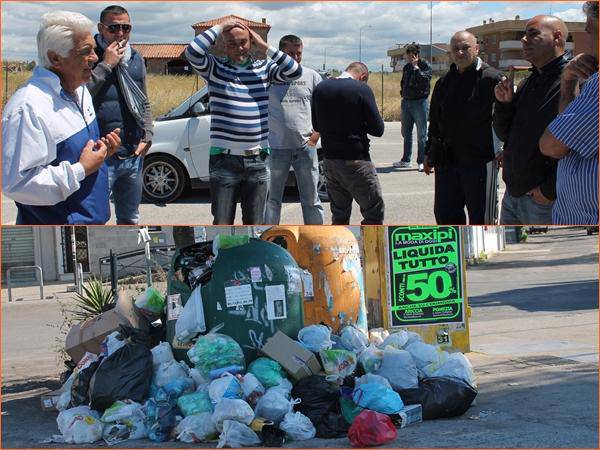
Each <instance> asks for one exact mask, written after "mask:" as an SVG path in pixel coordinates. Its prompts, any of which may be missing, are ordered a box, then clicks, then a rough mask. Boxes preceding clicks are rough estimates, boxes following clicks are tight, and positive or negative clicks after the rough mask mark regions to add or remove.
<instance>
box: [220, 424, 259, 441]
mask: <svg viewBox="0 0 600 450" xmlns="http://www.w3.org/2000/svg"><path fill="white" fill-rule="evenodd" d="M259 445H260V439H259V437H258V436H257V435H256V433H255V432H254V431H252V428H250V427H249V426H248V425H244V424H243V423H240V422H236V421H235V420H226V421H224V422H223V432H222V433H221V435H220V436H219V443H218V444H217V448H223V447H231V448H240V447H252V446H254V447H257V446H259Z"/></svg>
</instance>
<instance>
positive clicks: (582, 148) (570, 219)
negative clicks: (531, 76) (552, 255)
mask: <svg viewBox="0 0 600 450" xmlns="http://www.w3.org/2000/svg"><path fill="white" fill-rule="evenodd" d="M548 131H549V132H550V133H551V134H552V135H553V136H554V137H555V138H556V139H557V140H559V141H560V142H562V143H563V144H564V145H566V146H567V147H569V149H570V150H571V151H570V152H569V153H568V154H567V155H565V156H564V157H563V158H562V159H561V160H560V161H559V162H558V170H557V173H556V194H557V198H556V202H555V203H554V208H553V209H552V222H553V223H555V224H559V225H597V224H598V73H597V72H596V73H595V74H594V75H592V76H591V77H590V78H589V79H588V81H587V82H586V83H585V85H584V86H583V88H582V89H581V93H580V94H579V96H578V97H577V98H575V100H573V101H572V102H571V103H570V104H569V106H567V108H566V109H565V110H564V111H563V112H562V113H561V114H559V115H558V117H556V119H554V121H553V122H552V123H551V124H550V125H549V126H548Z"/></svg>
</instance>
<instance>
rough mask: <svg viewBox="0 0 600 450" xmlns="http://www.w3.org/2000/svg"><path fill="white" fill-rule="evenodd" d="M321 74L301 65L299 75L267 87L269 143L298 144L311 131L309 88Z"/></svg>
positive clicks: (276, 146)
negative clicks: (293, 79) (296, 77)
mask: <svg viewBox="0 0 600 450" xmlns="http://www.w3.org/2000/svg"><path fill="white" fill-rule="evenodd" d="M320 82H321V75H319V74H318V73H317V72H315V71H314V70H312V69H309V68H308V67H305V66H302V76H301V77H300V78H299V79H297V80H295V81H289V82H286V83H272V84H271V87H270V89H269V146H270V147H271V148H273V149H277V148H300V147H302V146H303V145H304V144H305V143H306V141H308V138H309V137H310V135H311V134H312V131H313V129H312V121H311V115H310V107H311V102H312V94H313V90H314V89H315V87H316V86H317V84H319V83H320Z"/></svg>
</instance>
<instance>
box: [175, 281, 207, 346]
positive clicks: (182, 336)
mask: <svg viewBox="0 0 600 450" xmlns="http://www.w3.org/2000/svg"><path fill="white" fill-rule="evenodd" d="M200 287H201V286H198V287H197V288H196V289H194V290H193V291H192V294H191V295H190V298H189V299H188V301H187V302H186V303H185V305H184V307H183V311H181V314H180V315H179V318H178V319H177V322H175V338H176V339H177V340H178V341H179V342H181V343H187V342H190V341H191V340H192V338H194V337H195V336H196V335H197V334H198V333H204V332H205V331H206V322H205V321H204V305H203V303H202V293H201V292H200Z"/></svg>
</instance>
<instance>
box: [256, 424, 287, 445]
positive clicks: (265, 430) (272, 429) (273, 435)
mask: <svg viewBox="0 0 600 450" xmlns="http://www.w3.org/2000/svg"><path fill="white" fill-rule="evenodd" d="M260 436H261V441H262V443H263V445H264V446H265V447H281V446H282V445H283V443H284V442H285V431H283V430H281V429H280V428H279V427H278V426H277V425H263V427H262V430H261V431H260Z"/></svg>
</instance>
